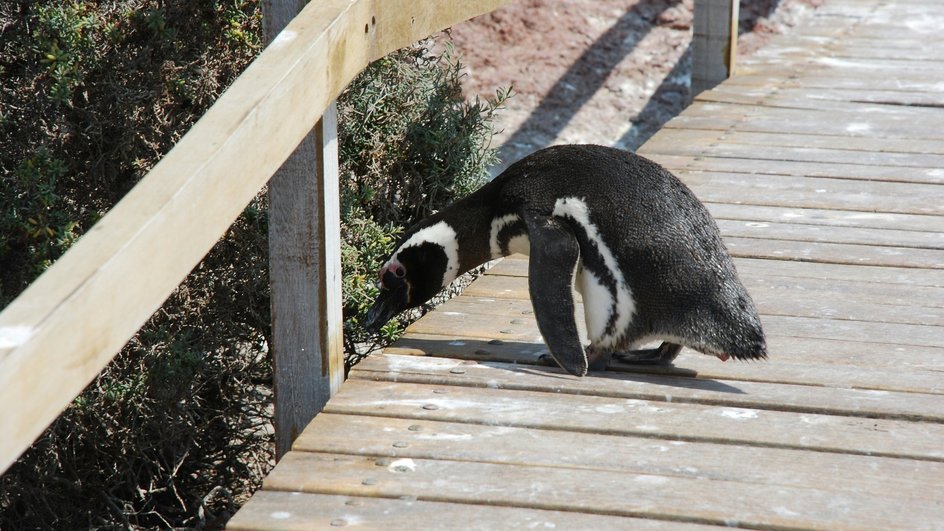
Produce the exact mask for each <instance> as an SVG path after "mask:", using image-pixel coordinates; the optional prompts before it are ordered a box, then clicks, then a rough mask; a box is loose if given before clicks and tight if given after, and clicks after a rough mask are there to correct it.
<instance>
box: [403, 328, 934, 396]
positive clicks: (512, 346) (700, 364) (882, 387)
mask: <svg viewBox="0 0 944 531" xmlns="http://www.w3.org/2000/svg"><path fill="white" fill-rule="evenodd" d="M499 341H500V343H499ZM768 349H769V351H770V353H771V354H770V361H768V362H764V363H734V362H730V363H721V362H720V361H718V359H716V358H714V357H710V356H705V355H703V354H700V353H698V352H695V351H692V350H688V349H683V350H682V353H681V355H680V356H679V358H678V359H677V360H675V364H674V366H672V367H647V366H639V365H626V364H618V363H612V364H611V365H610V366H609V367H608V369H607V370H609V371H619V372H631V373H644V374H661V375H675V376H686V377H696V376H697V377H698V378H706V379H716V380H717V379H728V380H739V381H741V380H744V381H752V382H768V383H786V384H798V385H818V386H824V387H840V388H851V389H863V390H874V391H901V392H909V393H929V394H937V395H941V394H944V381H942V379H941V369H940V367H941V366H942V361H941V360H944V348H936V347H928V346H922V347H907V348H904V347H901V350H899V347H895V348H891V349H887V348H886V349H881V348H878V349H877V348H876V347H875V345H873V344H871V343H868V342H865V341H851V340H835V339H822V338H801V337H771V338H769V340H768ZM385 352H387V353H389V354H402V355H408V356H436V357H443V358H456V359H462V360H480V361H499V362H505V363H518V364H528V365H541V364H546V361H544V360H542V359H541V357H542V356H545V357H546V356H547V355H548V354H549V352H548V350H547V347H546V346H545V345H544V344H543V343H542V342H540V341H533V342H523V341H510V340H506V339H497V338H493V339H488V338H481V337H479V338H476V337H469V336H467V335H464V334H452V335H446V334H421V333H415V332H409V333H407V334H405V335H404V336H403V337H401V338H400V339H399V340H398V341H397V342H396V343H394V344H393V345H391V346H390V347H388V348H387V350H386V351H385ZM891 375H894V377H893V378H892V377H890V376H891Z"/></svg>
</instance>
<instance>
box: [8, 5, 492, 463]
mask: <svg viewBox="0 0 944 531" xmlns="http://www.w3.org/2000/svg"><path fill="white" fill-rule="evenodd" d="M504 3H505V2H504V1H501V0H484V1H478V2H467V1H458V0H457V1H452V2H440V1H432V0H424V1H418V0H387V1H385V2H384V3H383V4H384V9H382V10H377V9H375V8H376V6H377V4H376V2H373V1H369V0H354V1H352V0H320V1H318V2H310V3H308V4H307V6H306V7H305V9H304V10H303V11H302V13H301V14H300V15H299V16H298V17H296V18H295V19H294V20H293V21H292V23H290V24H289V25H288V27H287V28H286V30H285V31H283V32H282V33H281V34H280V36H279V37H277V38H276V39H275V40H274V41H273V43H272V45H270V46H269V47H268V48H266V50H265V51H263V52H262V54H260V56H259V57H258V58H257V59H256V60H255V61H254V62H253V63H252V64H251V65H250V66H249V67H248V68H247V69H246V71H245V72H243V74H242V75H241V76H240V77H239V78H238V79H237V80H236V81H235V82H234V83H233V84H232V85H231V86H230V88H229V89H228V90H227V91H226V92H225V93H224V94H223V95H222V96H220V98H219V99H218V100H217V102H216V103H215V104H214V105H213V107H211V108H210V110H209V111H207V113H206V114H204V116H203V118H201V119H200V121H199V122H197V124H196V125H194V127H193V128H191V130H190V131H189V132H188V133H187V134H186V135H185V136H184V137H183V138H182V139H181V140H180V142H178V143H177V144H176V146H175V147H174V149H173V150H171V152H170V153H168V154H167V156H165V157H164V158H163V159H162V160H161V162H160V163H158V164H157V165H156V166H155V167H154V168H153V169H152V170H151V171H150V173H148V175H147V176H146V177H145V178H144V179H143V180H142V181H141V182H140V183H139V184H138V185H137V186H135V188H134V189H132V190H131V191H130V192H129V193H128V194H127V195H126V196H125V198H124V199H122V201H121V202H120V203H118V204H117V205H116V206H115V207H114V208H113V209H112V210H111V211H110V212H109V213H108V214H107V215H106V216H105V217H104V218H103V219H102V220H100V221H99V222H98V223H97V224H96V225H95V226H94V227H93V228H92V229H91V230H89V231H88V233H87V234H86V235H85V236H83V237H82V238H81V239H80V240H79V242H78V243H77V244H76V245H74V246H73V247H72V248H71V249H70V250H69V251H68V252H67V253H66V254H65V255H64V256H63V257H62V258H60V259H59V261H58V262H57V263H56V264H55V265H53V267H51V268H50V269H49V270H47V271H46V272H45V273H44V274H43V275H42V276H41V277H40V278H39V279H37V281H36V282H34V283H33V284H32V285H30V287H29V288H27V290H26V291H24V292H23V294H21V295H20V297H18V298H17V299H16V300H15V301H14V302H13V303H11V304H10V305H9V306H8V307H7V308H6V309H5V310H4V311H3V313H2V314H0V338H2V339H0V401H2V402H4V403H10V404H19V405H20V406H19V407H16V408H12V409H10V410H9V411H7V412H6V413H5V414H4V415H2V416H0V431H2V432H3V433H5V434H7V435H6V436H4V437H3V438H0V470H5V469H6V468H7V467H8V466H9V465H10V463H11V462H12V461H13V460H14V459H16V457H17V456H18V455H19V454H20V452H22V451H23V450H24V449H25V448H26V447H27V446H28V445H29V443H30V442H31V441H32V440H33V439H34V438H35V437H36V436H37V435H39V434H40V433H41V432H42V430H43V429H44V428H45V427H46V426H47V425H48V424H49V422H51V421H52V420H53V419H54V418H55V416H56V415H58V414H59V412H60V411H62V408H63V407H65V406H66V405H67V404H68V403H69V401H70V400H72V398H73V397H74V396H75V395H76V394H78V393H79V392H80V391H81V390H82V388H83V387H84V386H85V385H86V384H88V382H89V381H91V379H92V378H93V377H94V376H95V375H96V374H98V372H99V370H101V368H102V367H104V366H105V364H106V363H107V362H108V361H109V360H110V359H111V358H112V356H114V354H115V353H116V352H117V351H118V350H119V349H120V348H121V347H122V346H123V345H124V344H125V342H126V341H127V340H128V338H130V337H131V336H132V335H133V334H134V333H135V331H136V330H137V329H138V328H139V327H140V326H141V325H142V324H143V323H144V322H145V321H146V320H147V318H148V317H149V316H150V315H151V314H152V313H153V312H154V311H155V310H156V309H157V308H158V307H159V306H160V304H161V303H162V302H163V301H164V300H165V299H166V298H167V296H168V295H169V294H170V293H171V292H172V291H173V290H174V288H176V286H177V285H178V284H179V283H180V281H181V280H182V279H183V278H184V277H185V276H186V274H187V273H188V272H189V271H190V269H191V268H193V266H194V265H196V264H197V263H198V262H199V261H200V259H201V258H203V256H204V255H205V254H206V252H207V251H208V250H209V249H210V248H211V247H212V246H213V245H214V244H215V243H216V241H217V239H218V238H219V237H220V235H221V234H223V232H224V231H225V230H226V228H227V227H229V225H230V224H231V223H232V222H233V220H234V219H236V217H237V216H238V215H239V214H240V213H241V212H242V210H243V208H244V206H245V205H246V204H247V203H248V202H249V201H250V200H251V199H252V198H253V197H254V196H255V195H256V194H257V193H258V192H259V190H260V189H261V188H262V186H263V185H264V184H265V183H266V181H267V180H268V179H269V177H270V176H271V175H272V174H273V173H275V171H276V170H277V169H278V167H279V166H280V165H281V164H282V162H283V161H284V160H285V159H286V157H288V155H289V154H290V153H291V152H292V151H293V150H294V149H295V147H296V146H297V145H298V143H299V142H300V141H301V140H302V138H304V137H305V135H306V134H307V133H308V131H310V130H311V126H312V124H314V123H315V121H316V120H317V118H318V117H319V116H321V115H322V114H323V113H324V111H325V109H327V107H328V105H329V103H330V102H331V101H332V100H333V99H334V98H335V97H336V96H337V95H338V93H340V91H341V89H342V88H343V87H344V86H345V85H346V84H347V83H348V82H349V81H350V80H351V79H353V77H354V76H355V75H356V74H357V73H358V72H360V71H361V70H362V69H363V67H364V66H366V65H367V64H368V62H369V61H371V60H373V59H376V58H379V57H381V56H383V55H385V54H386V53H388V52H390V51H392V50H394V49H396V48H400V47H402V46H405V45H407V44H410V43H411V42H414V41H416V40H418V39H420V38H422V37H425V36H427V35H429V34H431V33H432V32H434V31H437V30H440V29H443V28H446V27H448V26H451V25H452V24H455V23H456V22H459V21H461V20H465V19H467V18H470V17H472V16H475V15H478V14H481V13H485V12H488V11H490V10H492V9H494V8H496V7H497V6H499V5H502V4H504ZM365 27H366V29H367V31H366V32H365V31H364V29H365ZM342 49H343V50H344V51H343V53H341V52H340V51H339V50H342ZM182 234H185V235H186V236H187V237H186V238H181V237H180V235H182ZM50 367H56V370H54V371H50V370H49V368H50ZM37 397H40V398H37Z"/></svg>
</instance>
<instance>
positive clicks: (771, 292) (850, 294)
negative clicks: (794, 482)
mask: <svg viewBox="0 0 944 531" xmlns="http://www.w3.org/2000/svg"><path fill="white" fill-rule="evenodd" d="M522 280H523V279H521V278H519V277H514V276H504V275H485V276H484V277H483V278H481V279H479V280H477V281H476V282H475V283H473V284H472V285H471V286H469V287H468V288H466V289H465V291H463V295H462V296H461V297H459V298H458V299H455V300H456V301H457V302H456V303H455V304H452V305H450V306H444V307H443V311H459V309H460V308H459V306H458V305H460V304H462V303H463V302H464V303H465V304H466V305H468V306H471V307H472V308H475V307H477V306H480V307H481V308H482V313H483V314H486V315H487V314H488V312H489V309H488V308H489V305H490V304H491V303H482V302H477V301H475V300H474V298H478V299H479V300H481V299H483V298H495V299H521V300H529V292H528V285H527V283H526V282H523V281H522ZM741 280H742V282H743V283H744V285H745V287H747V290H748V292H749V293H750V294H751V296H752V297H753V299H754V302H755V303H756V304H757V309H758V311H759V312H760V314H761V315H762V316H763V315H781V316H792V317H817V318H821V319H841V320H852V321H865V322H875V323H901V324H919V325H929V326H944V290H941V289H935V288H928V287H924V286H922V287H920V288H916V287H910V286H900V285H897V286H896V285H883V284H880V283H872V284H869V285H863V284H861V283H850V282H843V281H832V280H826V279H796V278H790V277H774V276H761V277H758V276H753V275H751V276H745V275H742V278H741ZM814 294H815V296H814ZM576 297H577V298H578V300H579V294H578V295H577V296H576ZM447 304H449V303H447ZM501 326H502V325H501V324H500V323H499V324H496V327H501Z"/></svg>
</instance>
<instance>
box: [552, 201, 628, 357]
mask: <svg viewBox="0 0 944 531" xmlns="http://www.w3.org/2000/svg"><path fill="white" fill-rule="evenodd" d="M554 215H555V216H558V217H561V218H565V219H568V220H570V221H572V222H574V223H576V224H578V225H579V226H580V227H581V228H583V231H584V234H585V235H586V238H587V240H588V243H589V245H588V246H587V247H588V248H586V249H584V248H581V253H582V254H586V253H594V254H595V255H596V257H595V258H599V259H598V260H595V262H596V263H598V264H601V263H602V267H603V268H605V269H603V270H601V271H597V272H594V271H591V270H590V269H587V268H586V267H585V266H584V260H581V261H580V264H579V265H578V267H577V271H576V274H575V278H574V287H575V288H576V289H577V291H579V292H580V294H581V296H582V297H583V307H584V319H585V320H586V323H587V336H588V339H590V344H591V345H593V346H594V347H600V348H613V347H616V346H618V345H619V343H620V341H621V340H622V339H623V336H624V335H625V333H626V330H627V329H628V328H629V324H630V322H631V321H632V318H633V315H634V314H635V313H636V301H635V300H634V299H633V296H632V292H631V291H630V289H629V285H628V284H627V283H626V278H625V276H624V275H623V271H622V270H621V269H620V267H619V263H618V262H617V260H616V257H615V256H614V255H613V252H612V250H610V247H609V246H608V245H607V244H606V242H605V241H604V240H603V237H602V236H601V235H600V231H599V230H598V229H597V227H596V225H594V224H593V222H592V221H591V219H590V209H589V207H588V206H587V204H586V202H584V201H583V200H582V199H580V198H576V197H567V198H561V199H558V200H557V203H556V204H555V206H554ZM607 274H608V275H609V276H610V282H609V285H608V283H607V282H604V279H603V278H601V275H607Z"/></svg>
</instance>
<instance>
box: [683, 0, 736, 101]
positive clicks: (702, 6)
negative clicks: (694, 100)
mask: <svg viewBox="0 0 944 531" xmlns="http://www.w3.org/2000/svg"><path fill="white" fill-rule="evenodd" d="M738 6H739V2H738V1H737V0H695V15H694V30H693V36H692V90H691V96H692V97H694V96H697V95H698V93H700V92H702V91H703V90H708V89H710V88H712V87H714V86H715V85H717V84H718V83H721V82H722V81H724V80H725V79H727V78H728V77H730V76H731V75H732V74H733V73H734V70H735V65H734V61H735V57H737V35H738Z"/></svg>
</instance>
